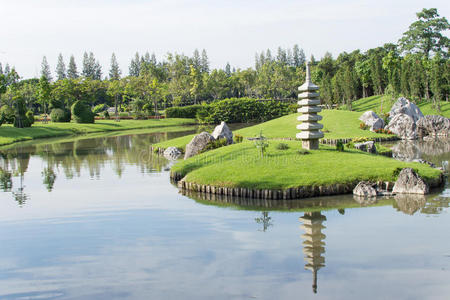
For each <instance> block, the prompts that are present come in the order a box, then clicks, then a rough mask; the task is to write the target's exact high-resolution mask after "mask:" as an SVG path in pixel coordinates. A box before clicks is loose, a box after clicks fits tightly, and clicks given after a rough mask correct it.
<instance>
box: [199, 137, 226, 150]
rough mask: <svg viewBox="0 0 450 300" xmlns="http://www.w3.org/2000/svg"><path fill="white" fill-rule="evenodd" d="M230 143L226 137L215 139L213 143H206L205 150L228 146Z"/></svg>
mask: <svg viewBox="0 0 450 300" xmlns="http://www.w3.org/2000/svg"><path fill="white" fill-rule="evenodd" d="M227 144H228V141H227V139H226V138H223V139H217V140H215V141H212V142H211V143H209V144H208V145H206V147H205V149H203V151H202V153H203V152H206V151H208V150H212V149H217V148H220V147H223V146H226V145H227Z"/></svg>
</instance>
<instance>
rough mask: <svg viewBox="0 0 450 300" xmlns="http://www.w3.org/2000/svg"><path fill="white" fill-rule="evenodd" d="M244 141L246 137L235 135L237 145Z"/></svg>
mask: <svg viewBox="0 0 450 300" xmlns="http://www.w3.org/2000/svg"><path fill="white" fill-rule="evenodd" d="M243 140H244V137H243V136H242V135H240V134H235V135H234V142H235V143H242V141H243Z"/></svg>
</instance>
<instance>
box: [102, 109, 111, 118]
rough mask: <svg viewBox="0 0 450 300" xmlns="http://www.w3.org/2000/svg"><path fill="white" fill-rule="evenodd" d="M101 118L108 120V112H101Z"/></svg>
mask: <svg viewBox="0 0 450 300" xmlns="http://www.w3.org/2000/svg"><path fill="white" fill-rule="evenodd" d="M103 117H104V118H105V119H107V120H109V118H110V115H109V112H108V111H107V110H105V111H104V112H103Z"/></svg>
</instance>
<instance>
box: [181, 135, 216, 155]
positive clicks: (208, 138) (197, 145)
mask: <svg viewBox="0 0 450 300" xmlns="http://www.w3.org/2000/svg"><path fill="white" fill-rule="evenodd" d="M214 140H215V139H214V137H213V136H212V135H210V134H209V133H207V132H206V131H203V132H202V133H200V134H197V135H196V136H194V138H193V139H192V140H191V141H190V142H189V144H187V145H186V152H185V153H184V159H187V158H189V157H191V156H194V155H196V154H198V153H200V152H201V151H202V150H204V149H205V148H206V146H207V145H208V144H209V143H211V142H213V141H214Z"/></svg>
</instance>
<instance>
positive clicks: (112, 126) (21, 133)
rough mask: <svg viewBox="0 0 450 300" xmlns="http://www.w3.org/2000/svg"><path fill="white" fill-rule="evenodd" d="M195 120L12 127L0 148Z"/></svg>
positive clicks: (2, 132) (0, 130)
mask: <svg viewBox="0 0 450 300" xmlns="http://www.w3.org/2000/svg"><path fill="white" fill-rule="evenodd" d="M195 123H196V122H195V120H193V119H161V120H121V121H120V122H116V121H114V120H101V121H96V122H95V123H94V124H78V123H52V122H49V123H48V124H42V123H36V124H34V125H33V126H32V127H30V128H15V127H13V126H12V125H3V126H1V127H0V146H1V145H8V144H12V143H16V142H22V141H29V140H34V139H42V138H54V137H63V136H73V135H81V134H93V133H105V134H106V133H111V132H114V131H123V130H135V129H154V128H163V127H172V126H185V125H193V124H195Z"/></svg>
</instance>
